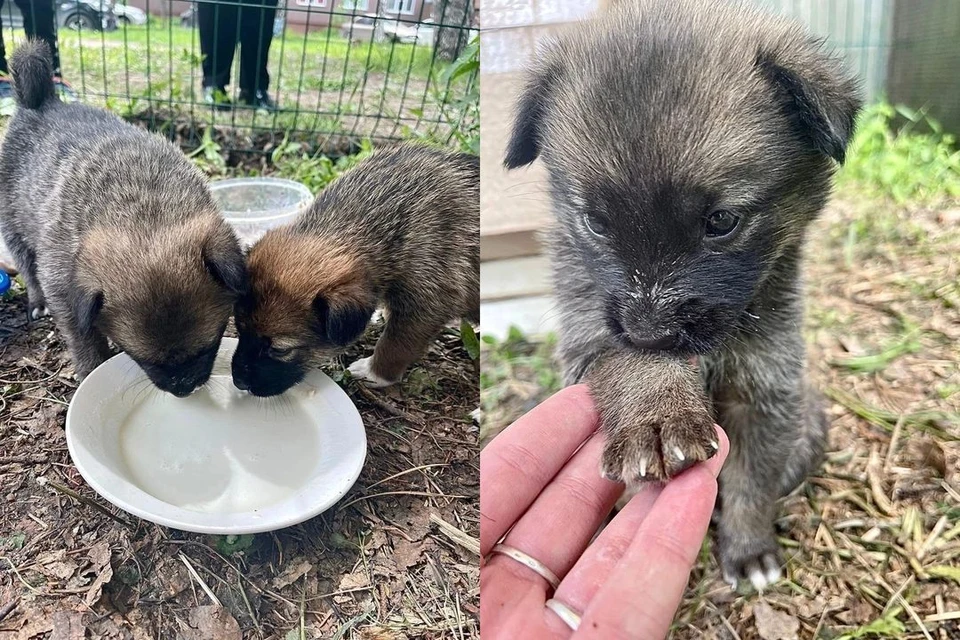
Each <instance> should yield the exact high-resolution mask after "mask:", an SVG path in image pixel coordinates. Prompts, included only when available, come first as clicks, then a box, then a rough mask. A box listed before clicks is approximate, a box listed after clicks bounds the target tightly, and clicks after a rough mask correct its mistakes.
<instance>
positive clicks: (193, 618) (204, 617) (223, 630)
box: [180, 605, 243, 640]
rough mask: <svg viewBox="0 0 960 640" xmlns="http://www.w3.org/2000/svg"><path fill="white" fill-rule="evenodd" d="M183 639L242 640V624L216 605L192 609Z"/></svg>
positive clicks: (181, 636) (184, 629)
mask: <svg viewBox="0 0 960 640" xmlns="http://www.w3.org/2000/svg"><path fill="white" fill-rule="evenodd" d="M181 627H182V628H183V633H182V634H181V635H180V638H181V640H241V638H242V637H243V636H242V634H241V633H240V625H239V624H238V623H237V621H236V619H235V618H234V617H233V616H232V615H230V612H229V611H227V610H226V609H224V608H222V607H218V606H216V605H209V606H205V607H194V608H193V609H190V614H189V615H188V616H187V622H186V624H185V625H183V624H181Z"/></svg>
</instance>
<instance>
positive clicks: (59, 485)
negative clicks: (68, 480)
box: [44, 480, 136, 529]
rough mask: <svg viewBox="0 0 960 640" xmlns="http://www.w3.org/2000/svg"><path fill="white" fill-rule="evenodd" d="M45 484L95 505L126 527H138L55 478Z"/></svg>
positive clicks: (78, 499)
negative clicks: (56, 480)
mask: <svg viewBox="0 0 960 640" xmlns="http://www.w3.org/2000/svg"><path fill="white" fill-rule="evenodd" d="M44 484H48V485H50V486H51V487H53V488H54V489H56V490H57V491H59V492H60V493H62V494H64V495H67V496H70V497H71V498H73V499H74V500H76V501H77V502H79V503H81V504H85V505H87V506H88V507H93V508H94V509H96V510H97V511H99V512H100V513H102V514H103V515H105V516H107V517H108V518H110V519H111V520H114V521H116V522H119V523H120V524H122V525H123V526H125V527H128V528H130V529H135V528H136V527H134V526H133V525H132V524H130V523H129V522H127V521H126V520H124V519H123V518H121V517H120V516H118V515H116V514H114V513H112V512H111V511H110V510H109V509H107V508H106V507H103V506H101V505H99V504H97V503H96V502H94V501H93V500H91V499H90V498H86V497H84V496H82V495H80V494H79V493H77V492H76V491H74V490H73V489H68V488H66V487H65V486H63V485H61V484H57V483H56V482H54V481H53V480H46V481H45V483H44Z"/></svg>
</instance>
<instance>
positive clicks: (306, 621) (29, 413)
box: [0, 294, 479, 640]
mask: <svg viewBox="0 0 960 640" xmlns="http://www.w3.org/2000/svg"><path fill="white" fill-rule="evenodd" d="M375 337H376V331H374V332H373V333H372V334H371V335H368V336H367V338H366V339H365V340H364V341H363V342H362V344H361V345H360V346H358V347H355V348H354V349H353V351H352V352H351V353H349V354H346V355H345V356H344V357H343V359H342V361H341V362H340V363H337V364H333V365H331V367H330V368H329V370H328V373H330V374H331V375H333V376H336V375H337V372H338V371H341V370H342V365H343V363H344V362H349V361H352V359H354V358H355V357H357V356H358V355H359V354H360V352H361V351H362V352H364V353H369V352H370V350H371V349H372V346H373V344H374V340H375ZM74 389H75V383H74V382H73V379H72V366H71V364H70V362H69V358H68V357H67V356H66V354H65V352H64V344H63V342H62V340H61V338H60V336H59V334H58V333H57V332H56V331H55V330H54V328H53V324H52V322H50V321H49V320H43V321H40V322H37V323H33V324H31V325H28V324H27V322H26V313H25V296H23V295H22V294H21V295H12V296H11V295H8V296H7V298H6V299H3V300H0V488H2V491H0V640H13V639H18V640H27V639H31V638H52V639H57V640H80V639H83V638H110V639H113V638H136V639H141V638H155V639H164V640H166V639H173V638H180V639H184V640H223V639H228V638H229V639H234V638H258V639H272V638H283V639H285V640H299V639H307V638H335V639H340V638H344V639H347V638H357V639H359V638H363V639H371V640H372V639H376V640H388V639H403V638H411V639H412V638H459V639H463V638H477V637H479V625H478V622H477V615H476V614H477V611H478V606H479V587H478V568H477V565H478V558H477V555H476V553H477V551H478V549H479V542H478V540H477V536H478V518H479V516H478V513H479V481H478V475H479V467H478V465H479V459H478V452H477V447H476V442H477V434H476V427H475V426H474V425H473V423H472V421H471V419H470V416H469V414H470V412H471V411H472V410H473V409H475V408H476V406H477V403H478V395H477V394H478V392H477V385H476V368H475V364H474V362H473V361H471V360H470V358H469V356H468V355H467V353H466V351H465V350H464V349H463V347H462V343H461V341H460V337H459V333H458V332H456V331H452V330H451V331H449V332H448V333H446V334H444V335H443V336H442V337H441V338H439V339H438V340H437V341H436V342H435V343H434V345H433V347H431V351H430V353H429V355H428V356H427V357H426V358H425V359H424V360H423V361H422V362H421V363H420V364H419V365H418V366H417V367H415V369H414V370H412V371H411V372H410V374H409V375H408V378H407V379H406V380H405V382H404V383H403V384H402V385H401V386H400V388H399V389H392V390H388V391H379V390H368V389H365V388H359V387H357V386H356V385H355V383H348V384H347V387H346V390H347V392H348V393H349V395H350V396H351V398H352V399H353V400H354V401H355V402H356V403H357V406H358V408H359V409H360V412H361V414H362V416H363V421H364V425H365V426H366V429H367V438H368V453H367V461H366V464H365V466H364V469H363V472H362V473H361V475H360V479H359V480H358V481H357V484H356V485H355V486H354V487H353V489H351V491H350V492H349V493H348V494H347V495H346V496H345V497H344V498H343V499H342V500H341V501H340V502H339V503H338V504H337V505H335V506H334V507H332V508H331V509H330V510H329V511H327V512H326V513H324V514H322V515H321V516H318V517H316V518H314V519H312V520H310V521H308V522H305V523H303V524H301V525H297V526H294V527H290V528H288V529H284V530H281V531H276V532H273V533H269V534H260V535H257V536H242V537H239V538H236V537H233V538H231V537H226V538H225V537H214V536H203V535H195V534H187V533H183V532H179V531H174V530H171V529H168V528H165V527H161V526H157V525H154V524H152V523H149V522H146V521H141V520H138V519H136V518H133V517H131V516H129V515H127V514H124V513H122V512H119V511H118V510H117V509H115V508H114V507H112V506H111V505H110V504H108V503H106V502H105V501H104V500H102V499H101V498H99V497H98V496H97V495H96V494H95V493H94V492H93V491H92V490H91V489H90V488H88V487H87V486H86V484H85V483H84V482H83V480H82V478H81V477H80V476H79V474H78V472H77V470H76V469H75V468H74V466H73V465H72V464H71V461H70V458H69V456H68V453H67V448H66V443H65V439H64V431H63V429H64V420H65V415H66V410H67V404H68V402H69V401H70V398H71V395H72V394H73V391H74Z"/></svg>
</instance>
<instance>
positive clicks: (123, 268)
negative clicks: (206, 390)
mask: <svg viewBox="0 0 960 640" xmlns="http://www.w3.org/2000/svg"><path fill="white" fill-rule="evenodd" d="M10 66H11V69H12V71H13V79H14V87H15V89H16V93H17V102H18V105H19V108H18V109H17V113H16V115H15V116H14V117H13V119H12V120H11V122H10V125H9V126H8V128H7V134H6V136H5V138H4V141H3V147H2V150H0V221H2V223H0V226H2V229H3V235H4V240H5V241H6V243H7V246H8V247H9V248H10V251H11V252H12V254H13V256H14V259H15V261H16V263H17V267H18V269H19V270H20V274H21V275H22V277H23V279H24V282H25V284H26V287H27V295H28V297H29V307H30V310H29V313H30V315H31V317H33V318H34V319H36V318H38V317H39V316H41V315H45V314H46V313H48V312H50V313H52V314H53V317H54V319H55V320H56V322H57V326H58V328H59V329H60V330H61V331H62V332H63V334H64V336H65V338H66V340H67V344H68V345H69V347H70V352H71V355H72V356H73V361H74V366H75V368H76V374H77V377H79V378H83V377H85V376H86V375H87V374H89V373H90V372H91V371H92V370H93V369H94V368H95V367H96V366H97V365H99V364H100V363H101V362H103V361H104V359H106V358H107V357H109V356H110V355H111V351H110V348H109V346H108V342H107V339H108V338H109V339H111V340H112V341H113V342H114V344H116V345H117V346H119V347H120V348H121V349H123V350H124V351H125V352H126V353H127V355H129V356H130V357H131V358H133V360H135V361H136V362H137V363H138V364H139V365H140V367H141V368H142V369H143V370H144V371H145V372H146V374H147V375H148V376H149V377H150V379H151V380H152V381H153V383H154V384H155V385H156V386H157V387H159V388H160V389H162V390H164V391H168V392H170V393H172V394H174V395H177V396H185V395H187V394H189V393H190V392H191V391H193V390H194V389H195V388H196V387H198V386H200V385H202V384H204V383H205V382H206V381H207V379H208V378H209V377H210V371H211V369H212V367H213V361H214V358H215V356H216V353H217V347H218V346H219V344H220V337H221V336H222V335H223V331H224V328H225V327H226V324H227V321H228V320H229V318H230V313H231V311H232V309H233V305H234V301H235V300H236V297H237V295H238V294H239V292H240V291H241V290H242V289H243V288H244V287H245V286H246V270H245V265H244V260H243V254H242V253H241V251H240V246H239V244H238V242H237V239H236V237H235V236H234V235H233V232H232V231H231V230H230V228H229V227H228V226H227V225H226V223H225V222H224V221H223V219H222V218H221V216H220V214H219V212H218V210H217V207H216V204H215V203H214V201H213V198H212V196H211V195H210V192H209V190H208V188H207V184H206V180H205V178H204V177H203V175H202V174H201V173H200V172H199V171H198V170H197V169H196V168H195V167H194V166H193V165H191V163H190V162H189V161H188V160H187V159H186V158H185V157H184V155H183V154H182V153H181V152H180V150H179V149H177V148H176V147H175V146H174V145H172V144H170V143H169V142H167V141H165V140H163V139H161V138H159V137H157V136H154V135H151V134H148V133H146V132H144V131H141V130H140V129H137V128H136V127H133V126H131V125H128V124H126V123H124V122H122V121H121V120H120V119H119V118H117V117H115V116H113V115H111V114H109V113H107V112H105V111H101V110H99V109H94V108H92V107H88V106H84V105H80V104H64V103H62V102H61V101H60V100H59V99H58V98H57V97H56V95H55V91H54V87H53V82H52V80H51V78H52V77H53V71H52V69H51V64H50V59H49V52H48V50H47V48H46V45H44V44H43V43H41V42H38V41H29V42H27V43H25V44H21V45H20V47H18V49H17V51H16V53H14V55H13V56H12V58H11V59H10Z"/></svg>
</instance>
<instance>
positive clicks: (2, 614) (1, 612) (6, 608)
mask: <svg viewBox="0 0 960 640" xmlns="http://www.w3.org/2000/svg"><path fill="white" fill-rule="evenodd" d="M18 604H20V601H19V600H11V601H10V602H8V603H7V604H5V605H3V606H2V607H0V620H3V619H4V618H6V617H7V616H8V615H10V614H11V613H12V612H13V610H14V609H16V608H17V605H18Z"/></svg>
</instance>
